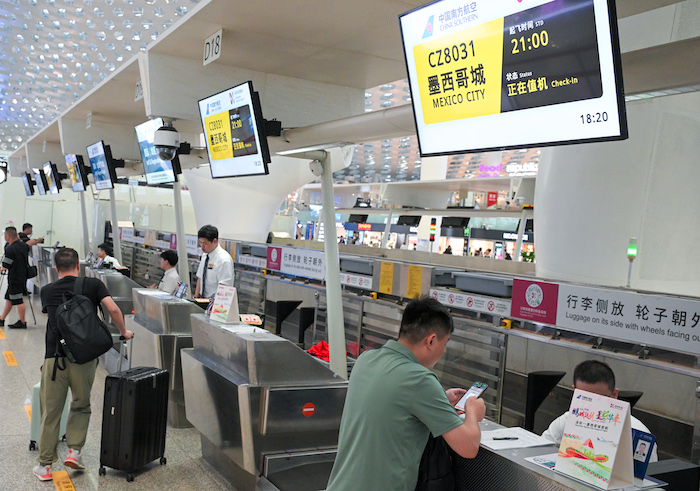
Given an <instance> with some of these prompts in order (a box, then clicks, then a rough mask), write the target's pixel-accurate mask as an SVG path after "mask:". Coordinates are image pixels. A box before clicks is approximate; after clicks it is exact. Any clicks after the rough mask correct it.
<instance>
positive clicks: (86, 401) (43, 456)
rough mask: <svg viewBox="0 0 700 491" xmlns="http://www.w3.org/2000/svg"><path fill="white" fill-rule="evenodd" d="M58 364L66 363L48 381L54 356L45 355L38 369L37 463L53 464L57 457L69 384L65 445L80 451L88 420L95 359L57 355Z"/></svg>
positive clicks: (95, 367)
mask: <svg viewBox="0 0 700 491" xmlns="http://www.w3.org/2000/svg"><path fill="white" fill-rule="evenodd" d="M59 360H60V362H59V363H60V365H61V366H63V363H65V364H66V369H65V370H58V369H57V370H56V380H51V375H52V374H53V367H54V363H55V358H46V359H45V360H44V366H43V367H42V368H41V390H40V391H39V397H40V399H41V432H40V433H39V463H40V464H41V465H49V464H53V463H54V462H56V461H57V460H58V454H57V453H56V447H57V446H58V440H59V437H60V435H59V434H58V433H59V431H60V429H59V425H60V423H61V413H62V412H63V406H64V404H65V402H66V396H67V394H68V387H70V390H71V393H72V395H73V400H72V401H71V404H70V412H69V413H68V424H67V425H66V443H67V444H68V448H72V449H74V450H81V449H82V448H83V446H84V445H85V438H86V436H87V430H88V424H89V423H90V413H91V410H90V391H91V390H92V384H93V382H94V381H95V371H96V370H97V363H98V360H97V359H95V360H93V361H90V362H88V363H83V364H80V365H79V364H77V363H71V362H69V361H68V359H67V358H60V359H59Z"/></svg>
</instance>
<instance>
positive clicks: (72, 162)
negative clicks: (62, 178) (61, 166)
mask: <svg viewBox="0 0 700 491" xmlns="http://www.w3.org/2000/svg"><path fill="white" fill-rule="evenodd" d="M66 167H67V168H68V178H69V179H70V184H71V187H72V188H73V192H75V193H79V192H81V191H85V190H86V189H87V187H88V179H87V169H86V168H85V162H84V161H83V156H82V155H75V154H68V155H66Z"/></svg>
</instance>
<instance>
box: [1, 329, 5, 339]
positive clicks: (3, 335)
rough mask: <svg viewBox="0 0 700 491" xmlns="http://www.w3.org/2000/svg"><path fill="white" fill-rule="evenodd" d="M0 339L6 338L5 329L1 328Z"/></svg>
mask: <svg viewBox="0 0 700 491" xmlns="http://www.w3.org/2000/svg"><path fill="white" fill-rule="evenodd" d="M0 339H6V338H5V331H3V330H2V329H0Z"/></svg>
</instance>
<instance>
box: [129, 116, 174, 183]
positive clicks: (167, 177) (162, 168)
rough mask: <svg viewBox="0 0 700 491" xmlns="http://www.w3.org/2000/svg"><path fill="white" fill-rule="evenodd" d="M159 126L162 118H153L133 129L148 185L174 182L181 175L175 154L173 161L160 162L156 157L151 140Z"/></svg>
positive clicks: (161, 124)
mask: <svg viewBox="0 0 700 491" xmlns="http://www.w3.org/2000/svg"><path fill="white" fill-rule="evenodd" d="M161 126H163V118H154V119H151V120H149V121H146V122H145V123H142V124H140V125H138V126H136V127H135V129H136V139H137V140H138V142H139V150H141V160H142V161H143V170H144V172H145V174H146V182H147V183H148V184H161V183H168V182H175V181H177V175H178V174H180V173H182V171H181V170H180V159H179V158H178V156H177V154H175V158H174V159H173V160H162V159H161V158H159V157H158V152H157V151H156V147H155V146H154V144H153V138H154V135H155V132H156V130H157V129H158V128H160V127H161Z"/></svg>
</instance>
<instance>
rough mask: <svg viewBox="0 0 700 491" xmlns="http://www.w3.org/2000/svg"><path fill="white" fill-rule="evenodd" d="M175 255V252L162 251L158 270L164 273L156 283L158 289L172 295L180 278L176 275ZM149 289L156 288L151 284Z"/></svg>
mask: <svg viewBox="0 0 700 491" xmlns="http://www.w3.org/2000/svg"><path fill="white" fill-rule="evenodd" d="M175 266H177V253H176V252H175V251H171V250H167V251H163V252H162V253H161V255H160V269H162V270H163V271H165V274H164V275H163V278H162V279H161V280H160V283H158V285H157V286H158V289H159V290H160V291H162V292H165V293H170V294H171V295H174V294H175V292H176V291H177V287H178V286H179V285H180V276H179V275H178V274H177V269H176V268H175ZM149 288H156V284H155V283H153V284H152V285H151V286H149Z"/></svg>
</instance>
